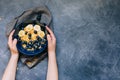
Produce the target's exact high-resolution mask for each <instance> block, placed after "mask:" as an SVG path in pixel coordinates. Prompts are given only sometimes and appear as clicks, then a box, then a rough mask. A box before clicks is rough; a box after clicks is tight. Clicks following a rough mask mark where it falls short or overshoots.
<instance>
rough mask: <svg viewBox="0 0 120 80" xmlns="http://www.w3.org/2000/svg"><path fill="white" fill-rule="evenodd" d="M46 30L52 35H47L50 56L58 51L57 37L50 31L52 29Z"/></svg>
mask: <svg viewBox="0 0 120 80" xmlns="http://www.w3.org/2000/svg"><path fill="white" fill-rule="evenodd" d="M46 29H47V31H48V32H49V33H50V34H47V40H48V54H51V53H55V50H56V38H55V35H54V34H53V32H52V31H51V30H50V28H48V27H46Z"/></svg>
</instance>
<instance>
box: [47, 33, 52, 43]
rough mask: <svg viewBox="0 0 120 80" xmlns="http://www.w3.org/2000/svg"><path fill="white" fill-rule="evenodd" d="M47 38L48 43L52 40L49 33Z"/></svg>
mask: <svg viewBox="0 0 120 80" xmlns="http://www.w3.org/2000/svg"><path fill="white" fill-rule="evenodd" d="M47 40H48V43H50V41H51V37H50V35H49V34H47Z"/></svg>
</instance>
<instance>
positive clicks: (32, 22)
mask: <svg viewBox="0 0 120 80" xmlns="http://www.w3.org/2000/svg"><path fill="white" fill-rule="evenodd" d="M28 24H33V25H35V24H37V25H40V26H41V27H42V28H41V29H42V30H43V31H44V32H45V37H44V39H46V42H45V44H42V45H41V48H40V49H36V50H34V51H28V50H26V49H24V48H23V47H22V42H21V41H20V40H19V37H18V33H19V31H20V30H21V29H22V28H24V27H25V26H27V25H28ZM46 34H47V31H46V28H45V24H41V23H39V22H38V21H36V20H34V21H26V22H23V23H20V24H18V25H16V26H15V33H14V38H17V39H18V42H17V49H18V51H19V52H20V53H22V54H24V55H28V56H35V55H38V54H40V53H42V52H43V51H44V50H45V49H46V48H47V45H48V43H47V38H46Z"/></svg>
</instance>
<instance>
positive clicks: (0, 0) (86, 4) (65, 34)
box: [0, 0, 120, 80]
mask: <svg viewBox="0 0 120 80" xmlns="http://www.w3.org/2000/svg"><path fill="white" fill-rule="evenodd" d="M42 4H46V5H47V6H48V8H49V9H50V11H51V13H52V15H53V22H54V24H53V26H54V32H55V35H56V38H57V51H56V53H57V62H58V67H59V80H120V0H0V45H1V46H0V78H1V77H2V75H3V72H4V69H5V68H6V66H7V63H8V60H9V57H10V52H9V50H8V48H7V38H6V36H5V29H6V28H5V26H6V23H8V22H10V20H12V19H13V18H14V17H16V16H18V15H20V14H21V13H22V12H23V11H24V10H26V9H29V8H33V7H37V6H40V5H42ZM46 71H47V58H46V59H45V60H43V61H42V62H41V63H39V64H38V65H37V66H36V67H34V68H33V69H28V68H27V67H26V66H25V65H23V64H22V63H21V62H19V63H18V68H17V77H16V80H45V78H46Z"/></svg>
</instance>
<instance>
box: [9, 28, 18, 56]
mask: <svg viewBox="0 0 120 80" xmlns="http://www.w3.org/2000/svg"><path fill="white" fill-rule="evenodd" d="M14 32H15V30H13V31H12V32H11V33H10V35H9V38H8V46H9V48H10V51H11V55H15V56H18V55H19V53H18V50H17V47H16V44H17V39H14V40H12V36H13V33H14Z"/></svg>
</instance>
